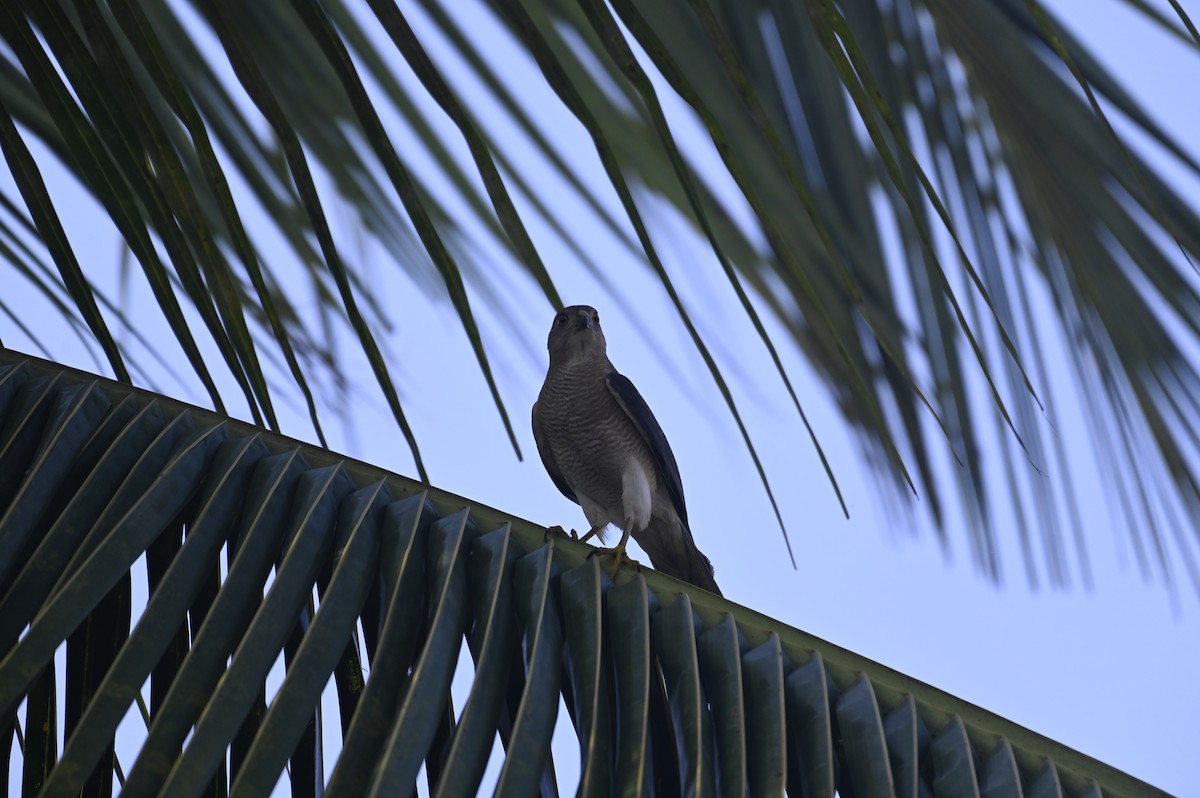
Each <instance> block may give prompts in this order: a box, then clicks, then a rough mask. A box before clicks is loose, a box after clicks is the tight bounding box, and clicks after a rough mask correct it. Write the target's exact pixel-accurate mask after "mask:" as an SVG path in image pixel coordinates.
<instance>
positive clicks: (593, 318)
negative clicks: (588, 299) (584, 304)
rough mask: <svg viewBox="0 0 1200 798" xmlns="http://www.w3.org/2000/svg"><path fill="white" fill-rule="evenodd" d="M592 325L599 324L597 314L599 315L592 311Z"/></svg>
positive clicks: (598, 315)
mask: <svg viewBox="0 0 1200 798" xmlns="http://www.w3.org/2000/svg"><path fill="white" fill-rule="evenodd" d="M592 323H593V324H599V323H600V314H599V313H597V312H596V311H594V310H593V311H592Z"/></svg>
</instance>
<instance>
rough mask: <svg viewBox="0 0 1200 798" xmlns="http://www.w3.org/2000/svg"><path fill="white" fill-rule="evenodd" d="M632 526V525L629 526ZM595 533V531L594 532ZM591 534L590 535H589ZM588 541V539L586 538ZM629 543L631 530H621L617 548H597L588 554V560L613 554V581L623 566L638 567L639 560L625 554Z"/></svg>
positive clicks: (611, 574)
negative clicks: (599, 555) (626, 564)
mask: <svg viewBox="0 0 1200 798" xmlns="http://www.w3.org/2000/svg"><path fill="white" fill-rule="evenodd" d="M627 526H631V525H627ZM593 531H594V530H593ZM589 534H590V533H589ZM585 539H586V538H585ZM628 543H629V529H623V530H621V542H620V543H618V544H617V545H615V546H611V547H609V546H597V547H596V548H595V549H593V550H592V551H591V553H589V554H588V559H591V558H592V557H594V556H596V555H597V554H611V555H612V556H613V567H612V572H611V573H610V574H609V576H611V577H612V578H613V579H616V578H617V571H619V570H621V565H622V564H625V563H628V564H629V565H637V564H638V562H637V560H634V559H632V558H631V557H630V556H629V555H628V554H626V553H625V546H626V544H628Z"/></svg>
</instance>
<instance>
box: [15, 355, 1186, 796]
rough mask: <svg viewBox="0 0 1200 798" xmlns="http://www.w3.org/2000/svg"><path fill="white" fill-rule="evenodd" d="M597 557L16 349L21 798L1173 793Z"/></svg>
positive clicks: (334, 457)
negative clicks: (459, 674)
mask: <svg viewBox="0 0 1200 798" xmlns="http://www.w3.org/2000/svg"><path fill="white" fill-rule="evenodd" d="M588 551H589V548H588V547H587V546H584V545H583V544H581V543H578V542H576V541H572V540H569V539H567V538H566V537H565V536H558V535H551V533H549V531H548V530H545V529H541V528H538V527H535V526H534V525H532V524H530V523H529V522H527V521H523V520H521V519H518V518H514V517H511V516H508V515H506V514H505V513H503V512H501V511H499V510H495V509H492V508H488V507H485V506H481V505H478V504H475V503H473V502H470V501H469V500H467V499H464V498H461V497H458V496H454V495H452V494H449V493H446V492H444V491H441V490H438V489H437V488H436V487H432V486H429V485H427V484H423V483H420V482H417V481H415V480H412V479H408V478H405V477H402V476H399V475H396V474H389V473H387V472H385V471H382V470H381V469H378V468H376V467H374V466H371V465H368V464H366V463H361V462H356V461H353V460H350V459H348V458H345V457H343V456H341V455H338V454H336V453H333V452H331V451H329V450H328V449H325V448H320V447H316V446H311V445H306V444H303V443H300V442H298V441H296V440H294V439H290V438H286V437H284V436H282V435H278V434H275V433H271V432H269V431H265V430H263V429H262V428H260V427H256V426H253V425H250V424H246V423H244V422H241V421H238V420H235V419H231V418H229V417H226V416H222V415H220V414H217V413H214V412H211V411H208V410H204V409H201V408H198V407H195V406H190V405H186V404H184V403H182V402H178V401H175V400H172V399H170V398H167V397H164V396H161V395H156V394H152V393H150V392H147V391H143V390H139V389H134V388H130V387H129V386H128V385H124V384H120V383H117V382H114V381H111V380H107V379H104V378H99V377H95V376H93V375H90V374H87V373H84V372H79V371H74V370H70V369H65V368H63V367H61V366H59V365H57V364H54V363H49V362H46V361H40V360H37V359H35V358H30V357H26V356H21V355H16V354H14V353H10V352H0V584H3V585H5V586H6V587H5V589H4V590H3V591H0V724H2V725H0V731H3V739H4V740H5V746H4V748H3V750H0V754H2V756H0V763H2V764H0V767H2V768H3V772H0V795H8V794H9V791H10V789H13V788H14V787H15V785H18V784H19V785H20V790H21V795H30V794H34V793H36V794H38V795H41V796H68V795H72V796H73V795H81V794H85V795H97V796H108V795H112V794H113V792H114V790H115V788H116V785H118V784H119V785H120V792H121V795H123V796H155V795H169V796H182V797H195V796H200V795H237V796H243V795H245V796H266V795H271V794H273V791H274V790H275V788H276V787H277V785H281V784H282V786H283V790H284V791H285V792H286V793H287V794H290V795H293V796H316V795H328V796H331V798H332V797H333V796H356V797H357V796H391V795H408V794H412V793H414V792H415V791H416V789H417V788H416V784H417V782H418V780H419V781H421V782H424V783H425V784H427V785H428V794H429V795H436V796H464V795H473V794H477V792H478V791H487V790H488V789H492V788H493V787H494V790H495V794H496V795H502V796H508V795H514V796H528V795H542V796H553V795H557V794H559V791H560V789H561V790H562V791H567V792H569V791H570V789H571V785H572V784H573V783H575V782H577V783H578V794H581V795H615V794H627V795H660V794H661V795H679V794H689V795H715V794H718V793H719V794H722V795H725V794H737V795H746V794H750V795H782V794H783V792H784V790H785V789H786V790H787V791H788V792H789V793H790V794H792V795H810V796H831V797H832V796H833V795H834V794H835V791H836V793H837V794H840V795H850V794H853V795H896V796H913V797H914V798H915V796H919V795H934V794H936V795H950V796H972V795H975V796H978V795H980V794H984V795H989V796H990V795H1036V796H1065V795H1071V796H1100V795H1106V796H1116V797H1118V798H1123V797H1125V796H1128V797H1129V798H1132V797H1133V796H1160V795H1162V796H1165V795H1166V793H1163V792H1161V791H1159V790H1156V789H1155V788H1154V787H1152V786H1150V785H1148V784H1145V783H1142V782H1139V781H1137V780H1136V779H1133V778H1131V777H1130V776H1128V775H1126V774H1124V773H1121V772H1120V771H1117V770H1115V769H1114V768H1112V767H1109V766H1108V765H1105V764H1103V763H1101V762H1098V761H1096V760H1094V759H1091V758H1089V757H1087V756H1084V755H1082V754H1080V753H1078V752H1076V751H1073V750H1071V749H1069V748H1066V747H1065V746H1063V745H1060V744H1058V743H1056V742H1054V741H1052V740H1049V739H1046V738H1044V737H1042V736H1040V735H1038V734H1035V733H1033V732H1031V731H1029V730H1028V729H1024V728H1021V727H1020V726H1017V725H1016V724H1013V723H1011V722H1009V721H1007V720H1005V719H1003V718H1000V717H998V716H996V715H993V714H992V713H990V712H987V711H985V710H982V709H980V708H978V707H975V706H972V705H970V704H968V703H966V702H965V701H962V700H960V699H957V698H955V697H953V696H951V695H948V694H946V693H944V692H942V691H940V690H938V689H936V688H934V687H932V686H930V685H927V684H923V683H921V682H919V681H917V680H915V679H912V678H909V677H907V676H904V675H902V674H900V673H897V672H896V671H893V670H891V669H889V668H887V667H884V666H882V665H880V664H878V663H875V662H871V661H870V660H867V659H865V658H864V657H861V656H858V655H856V654H854V653H852V652H850V651H847V650H845V649H842V648H839V647H837V646H835V645H832V644H830V643H827V642H825V641H823V640H820V639H817V638H815V637H812V636H811V635H807V634H805V633H803V632H801V631H799V630H796V629H793V628H790V627H788V626H786V625H784V624H782V623H780V622H778V621H775V620H772V619H770V618H766V617H764V616H762V615H759V614H757V613H755V612H753V611H751V610H749V609H747V608H745V607H740V606H738V605H736V604H733V603H732V602H729V601H727V600H725V599H722V598H719V597H717V596H715V595H713V594H711V593H707V592H705V591H703V590H700V589H698V588H695V587H692V586H690V585H685V584H683V583H681V582H679V581H677V580H674V579H672V578H670V577H667V576H663V575H661V574H657V573H655V572H653V571H650V570H648V569H646V570H643V571H641V572H638V571H636V570H634V569H630V568H625V569H622V570H621V571H620V573H619V574H618V577H617V580H616V583H615V584H614V583H613V581H612V580H611V579H609V577H608V574H607V570H606V569H603V570H602V569H601V567H600V565H599V561H598V559H596V558H589V557H588V554H587V552H588ZM58 652H61V656H60V654H59V653H58ZM468 659H469V662H470V664H468ZM472 664H473V672H472V671H471V665H472ZM456 669H458V670H461V671H463V672H464V677H463V678H462V679H461V680H460V679H458V678H454V677H455V676H456V673H455V672H456ZM460 681H461V685H463V686H461V687H456V683H458V682H460ZM560 701H561V702H563V703H565V706H566V709H567V712H566V713H564V714H563V715H561V716H560V714H559V707H560ZM455 704H458V706H459V707H461V709H456V706H455ZM556 723H557V724H562V725H564V726H565V725H566V724H568V723H569V724H570V725H571V727H572V728H573V729H574V731H575V733H576V736H577V738H578V741H579V759H578V762H579V767H578V769H572V767H571V766H570V765H565V766H564V765H562V764H561V763H560V766H559V767H558V768H556V766H555V758H554V756H553V754H552V750H551V739H552V732H553V730H554V727H555V724H556ZM60 729H61V732H60V731H59V730H60ZM497 738H499V740H500V742H501V748H502V750H501V751H500V753H498V754H493V744H494V742H495V741H496V740H497ZM60 740H62V741H63V744H62V746H61V748H60V746H59V741H60ZM11 746H15V750H14V749H13V748H11ZM571 753H572V755H570V756H561V759H562V760H565V761H567V762H571V763H572V764H573V762H574V761H575V759H574V756H573V752H571ZM489 759H491V760H492V763H493V765H495V764H496V763H499V767H498V768H494V769H493V773H494V775H493V776H492V777H490V778H489V779H488V780H487V781H486V782H485V781H484V777H485V773H486V772H487V771H486V769H487V766H488V764H489ZM10 767H12V768H14V770H13V771H12V772H9V768H10ZM422 770H423V771H424V774H423V775H422ZM14 793H15V790H14Z"/></svg>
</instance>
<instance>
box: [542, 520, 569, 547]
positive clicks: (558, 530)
mask: <svg viewBox="0 0 1200 798" xmlns="http://www.w3.org/2000/svg"><path fill="white" fill-rule="evenodd" d="M560 535H561V536H562V537H564V538H565V537H568V535H567V530H565V529H563V528H562V527H561V526H558V525H557V524H556V525H554V526H551V527H547V528H546V534H545V536H544V537H543V538H542V542H544V543H549V542H550V539H551V538H556V537H558V536H560ZM569 537H575V530H574V529H572V530H571V534H570V536H569Z"/></svg>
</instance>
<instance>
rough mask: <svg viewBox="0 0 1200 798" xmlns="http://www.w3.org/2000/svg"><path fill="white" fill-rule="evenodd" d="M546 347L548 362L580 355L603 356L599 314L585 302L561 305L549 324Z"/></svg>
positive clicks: (560, 362)
mask: <svg viewBox="0 0 1200 798" xmlns="http://www.w3.org/2000/svg"><path fill="white" fill-rule="evenodd" d="M546 348H547V349H549V350H550V363H551V365H554V364H562V363H567V362H570V361H572V360H578V359H580V358H590V357H601V358H602V357H607V355H606V354H605V348H606V345H605V343H604V331H603V330H601V329H600V314H599V313H597V312H596V309H595V308H591V307H588V306H587V305H572V306H571V307H569V308H563V309H562V310H560V311H559V312H558V315H557V316H555V317H554V323H553V324H552V325H551V326H550V337H549V339H547V341H546Z"/></svg>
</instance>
